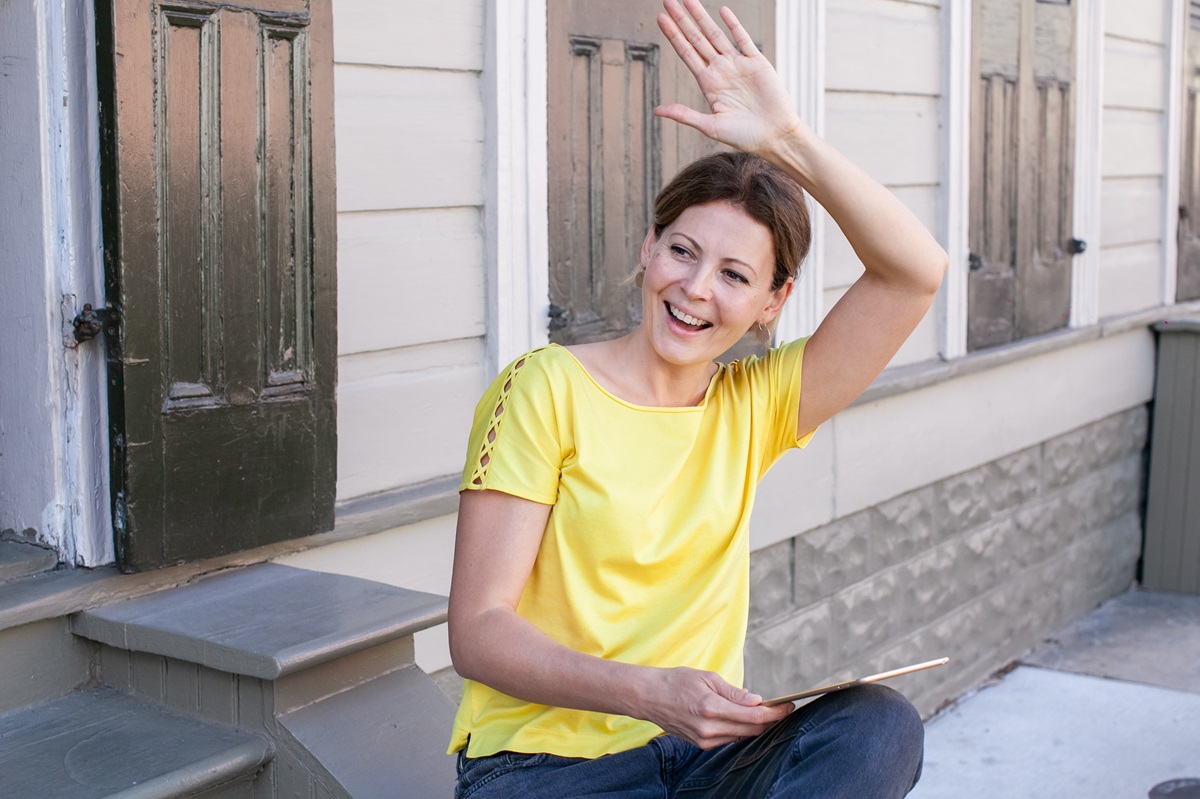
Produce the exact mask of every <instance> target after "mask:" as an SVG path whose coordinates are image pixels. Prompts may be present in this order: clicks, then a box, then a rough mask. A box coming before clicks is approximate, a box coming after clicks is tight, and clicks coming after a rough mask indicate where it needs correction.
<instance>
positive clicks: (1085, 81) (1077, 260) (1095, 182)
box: [1067, 0, 1105, 327]
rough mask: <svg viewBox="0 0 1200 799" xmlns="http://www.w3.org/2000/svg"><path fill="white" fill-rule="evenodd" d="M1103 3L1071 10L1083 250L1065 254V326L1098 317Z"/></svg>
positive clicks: (1077, 212)
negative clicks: (1067, 298)
mask: <svg viewBox="0 0 1200 799" xmlns="http://www.w3.org/2000/svg"><path fill="white" fill-rule="evenodd" d="M1104 44H1105V36H1104V2H1103V0H1077V6H1076V9H1075V188H1074V199H1073V207H1072V215H1073V216H1072V220H1071V221H1072V229H1073V231H1074V232H1073V235H1074V237H1075V238H1077V239H1083V240H1084V241H1085V242H1087V249H1086V250H1085V251H1084V252H1082V253H1080V254H1078V255H1076V256H1075V257H1073V258H1072V259H1071V311H1070V317H1069V319H1068V321H1067V324H1068V325H1069V326H1070V327H1087V326H1088V325H1094V324H1096V323H1097V322H1098V321H1100V211H1101V208H1100V199H1101V196H1100V195H1101V188H1102V180H1103V159H1102V158H1101V150H1100V147H1101V140H1102V135H1103V126H1104Z"/></svg>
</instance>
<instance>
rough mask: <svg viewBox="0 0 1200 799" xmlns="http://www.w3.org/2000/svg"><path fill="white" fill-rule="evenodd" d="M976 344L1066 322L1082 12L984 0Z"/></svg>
mask: <svg viewBox="0 0 1200 799" xmlns="http://www.w3.org/2000/svg"><path fill="white" fill-rule="evenodd" d="M974 3H975V5H974V14H975V16H974V25H973V28H972V30H973V39H974V41H973V48H972V50H973V59H974V74H975V83H974V86H973V88H972V93H971V128H972V136H971V210H970V215H971V218H970V242H971V255H972V257H971V271H970V277H969V278H968V329H967V344H968V347H969V348H970V349H979V348H982V347H991V346H995V345H998V344H1005V343H1008V342H1010V341H1016V340H1019V339H1022V338H1025V337H1027V336H1033V335H1037V334H1039V333H1045V332H1048V331H1050V330H1054V329H1057V328H1060V327H1065V326H1066V325H1067V322H1068V318H1069V313H1070V304H1071V257H1072V254H1073V253H1074V251H1075V248H1076V246H1077V245H1076V244H1075V243H1074V236H1073V233H1072V229H1071V223H1072V190H1073V183H1074V177H1073V175H1074V157H1075V156H1074V153H1075V149H1074V140H1075V135H1074V95H1073V86H1074V72H1075V56H1074V52H1075V48H1074V41H1075V9H1074V7H1073V5H1072V4H1071V3H1069V2H1068V0H974Z"/></svg>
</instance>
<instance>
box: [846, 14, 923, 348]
mask: <svg viewBox="0 0 1200 799" xmlns="http://www.w3.org/2000/svg"><path fill="white" fill-rule="evenodd" d="M942 17H943V14H942V9H941V3H939V2H909V1H908V0H829V2H828V8H827V22H826V30H827V37H828V39H827V41H828V44H827V48H826V53H827V56H826V70H827V72H826V94H825V135H826V137H827V138H828V139H829V140H830V141H831V142H832V143H833V144H834V145H835V146H836V147H838V148H839V149H841V150H842V151H843V152H844V153H845V154H846V155H847V156H848V157H849V158H850V159H851V160H853V161H854V162H855V163H857V164H858V165H860V166H861V167H863V168H864V169H865V170H866V171H867V172H869V173H870V174H871V175H872V176H873V177H875V178H876V179H877V180H879V181H880V182H882V183H883V184H884V185H885V186H887V187H888V188H890V189H891V190H892V191H893V192H895V193H896V195H897V196H898V197H899V198H900V199H901V200H902V201H903V202H904V203H905V204H906V205H908V207H909V208H911V209H912V210H913V212H914V213H916V214H917V216H918V218H920V219H921V221H922V222H923V223H924V224H925V225H926V226H927V227H928V228H929V229H930V230H933V231H935V232H937V231H940V230H942V228H943V227H944V225H943V224H942V220H941V214H942V213H943V212H944V211H943V209H942V206H943V203H942V201H941V195H942V191H943V189H942V177H941V169H942V167H941V152H940V148H941V145H942V141H943V135H942V128H943V126H944V124H945V120H944V119H943V113H944V112H943V109H942V93H943V72H944V67H943V64H942V59H943V57H944V51H945V47H944V46H943V41H942V39H943V36H944V35H945V33H944V31H943V26H942ZM826 230H827V240H826V244H825V271H824V281H825V288H826V292H825V307H826V310H828V308H829V307H831V306H832V303H833V302H835V301H836V299H837V298H838V297H840V296H841V294H842V293H843V292H844V289H845V288H846V287H848V286H849V285H850V284H851V283H853V282H854V281H855V280H856V279H857V278H858V276H859V275H861V274H862V271H863V269H862V264H861V263H860V262H859V260H858V257H857V256H856V255H855V254H854V251H853V250H852V249H851V248H850V245H849V243H848V242H847V241H846V239H845V237H844V236H843V235H842V233H841V231H840V230H838V228H837V226H836V225H830V226H828V227H827V228H826ZM937 356H938V331H937V324H936V320H935V318H934V315H933V312H932V311H931V313H930V316H929V318H928V319H926V320H925V321H924V322H923V323H922V324H921V325H920V327H919V328H918V330H917V331H916V332H915V333H914V334H913V336H912V337H911V338H910V339H909V341H908V342H907V343H906V344H905V345H904V347H903V348H902V349H901V351H900V352H899V353H898V354H897V356H896V358H895V359H894V360H893V361H892V364H891V365H893V366H898V365H903V364H908V363H915V362H920V361H925V360H929V359H932V358H936V357H937Z"/></svg>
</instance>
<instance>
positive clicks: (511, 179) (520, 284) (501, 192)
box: [484, 0, 550, 375]
mask: <svg viewBox="0 0 1200 799" xmlns="http://www.w3.org/2000/svg"><path fill="white" fill-rule="evenodd" d="M486 5H487V12H486V16H487V19H486V22H485V25H486V32H485V36H484V38H485V45H484V47H485V48H486V52H485V60H484V113H485V116H486V135H485V140H486V148H487V152H486V156H485V162H484V172H485V174H486V180H487V186H486V199H485V203H486V205H485V209H484V239H485V248H484V250H485V259H486V271H487V326H486V330H487V335H486V352H487V356H486V357H487V370H488V374H489V375H493V374H496V373H497V372H499V371H500V368H501V367H502V366H503V365H504V364H506V363H508V362H510V361H512V360H514V359H515V358H517V357H518V356H520V355H521V353H523V352H526V351H528V350H530V349H533V348H534V347H537V346H540V345H542V344H545V343H546V341H547V340H548V338H547V336H548V332H547V327H546V324H547V320H548V318H549V315H548V311H549V307H550V283H549V280H550V268H549V262H550V243H549V242H550V230H549V227H550V221H549V210H548V205H547V199H546V197H547V192H548V186H547V174H548V173H547V167H548V161H549V156H548V154H547V136H548V133H547V128H546V124H547V123H546V118H547V108H546V102H547V100H546V79H547V75H546V0H515V2H511V3H487V4H486Z"/></svg>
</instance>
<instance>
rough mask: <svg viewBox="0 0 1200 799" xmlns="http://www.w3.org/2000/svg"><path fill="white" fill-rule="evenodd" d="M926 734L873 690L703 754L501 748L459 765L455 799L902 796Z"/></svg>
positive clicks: (661, 746)
mask: <svg viewBox="0 0 1200 799" xmlns="http://www.w3.org/2000/svg"><path fill="white" fill-rule="evenodd" d="M924 740H925V730H924V727H923V725H922V724H921V717H920V715H919V714H918V713H917V711H916V709H915V708H913V706H912V705H911V704H909V702H908V700H907V699H905V698H904V697H903V696H901V695H900V694H898V693H896V692H895V691H893V690H892V689H890V688H886V687H884V686H880V685H869V686H862V687H858V688H852V689H849V690H846V691H840V692H838V693H834V694H828V695H826V696H823V697H821V698H820V699H817V700H816V701H814V702H811V703H809V704H807V705H805V706H803V707H801V708H799V709H797V710H796V711H794V712H793V713H792V714H791V715H790V716H788V717H787V718H786V719H784V720H783V721H781V722H779V723H778V724H776V725H775V726H774V727H771V728H770V729H768V730H767V731H766V732H764V733H763V734H762V735H759V736H758V737H756V738H747V739H746V740H744V741H738V742H737V743H731V744H726V745H725V746H722V747H718V748H717V749H711V750H701V749H699V748H698V747H696V746H694V745H692V744H690V743H688V742H686V741H684V740H683V739H681V738H677V737H675V736H673V735H660V736H659V737H657V738H655V739H653V740H652V741H650V743H648V744H646V745H645V746H640V747H638V748H636V749H630V750H628V751H625V752H618V753H616V754H612V755H605V756H604V757H600V758H596V759H594V760H589V759H583V758H570V757H559V756H557V755H548V754H519V753H515V752H500V753H497V754H495V755H492V756H490V757H479V758H468V757H466V756H465V755H464V754H460V755H459V759H458V787H457V789H456V790H455V793H454V795H455V799H567V797H604V799H737V798H744V799H758V798H760V797H761V799H767V797H770V799H785V797H803V798H804V799H900V797H902V796H904V795H906V794H907V793H908V792H909V791H911V790H912V788H913V786H914V785H916V784H917V779H918V778H919V777H920V776H921V763H922V758H923V754H924Z"/></svg>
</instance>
